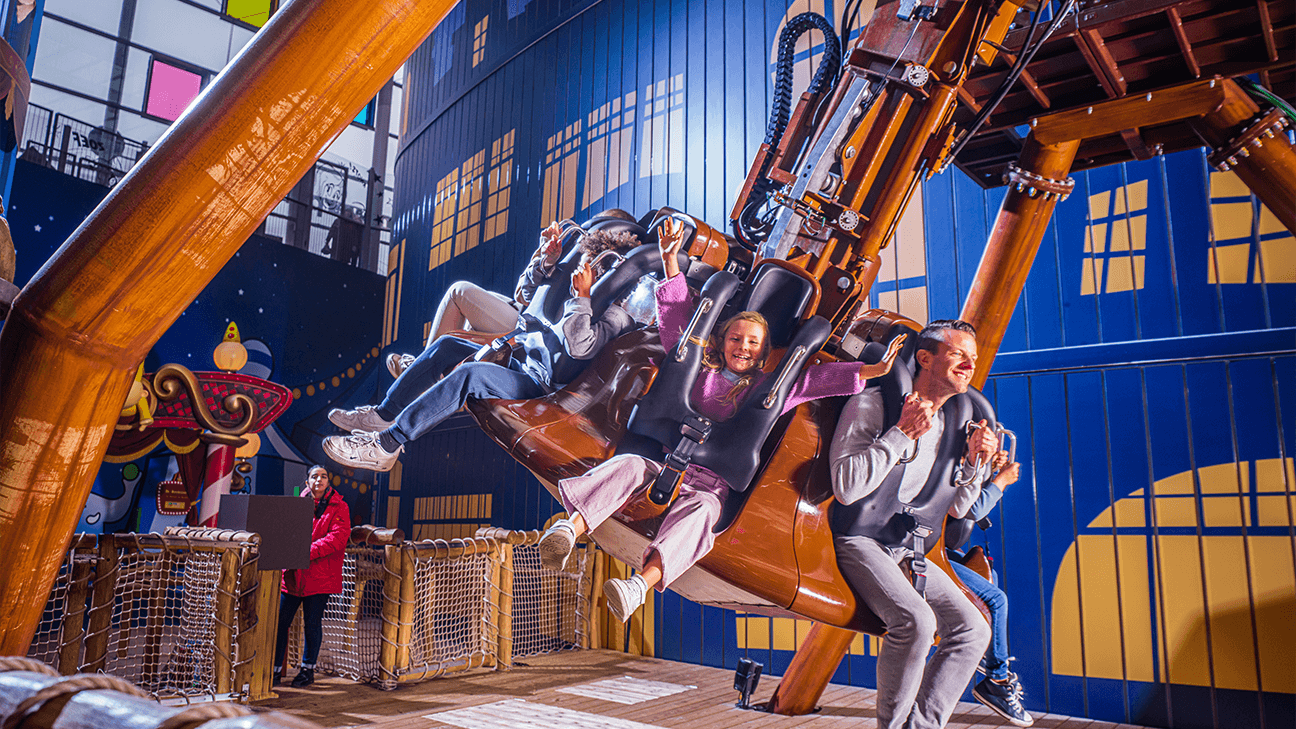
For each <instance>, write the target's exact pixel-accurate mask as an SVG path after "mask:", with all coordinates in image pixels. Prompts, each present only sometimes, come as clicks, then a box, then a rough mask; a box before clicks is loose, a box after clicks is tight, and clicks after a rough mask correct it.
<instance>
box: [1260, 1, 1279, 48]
mask: <svg viewBox="0 0 1296 729" xmlns="http://www.w3.org/2000/svg"><path fill="white" fill-rule="evenodd" d="M1256 11H1257V12H1258V13H1260V36H1261V37H1262V38H1264V44H1265V52H1266V53H1267V54H1268V56H1269V60H1270V61H1276V60H1278V44H1277V43H1275V42H1274V27H1273V21H1272V20H1270V19H1269V3H1267V2H1265V0H1256Z"/></svg>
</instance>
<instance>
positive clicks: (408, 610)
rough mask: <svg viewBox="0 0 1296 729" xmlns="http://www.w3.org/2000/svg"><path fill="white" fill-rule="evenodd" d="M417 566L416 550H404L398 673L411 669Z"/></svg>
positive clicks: (398, 621) (401, 569)
mask: <svg viewBox="0 0 1296 729" xmlns="http://www.w3.org/2000/svg"><path fill="white" fill-rule="evenodd" d="M417 566H418V559H417V556H416V555H415V554H414V550H412V549H402V550H401V561H400V603H399V618H398V619H397V623H396V626H397V630H396V669H397V672H401V671H403V670H408V669H409V667H410V641H411V640H412V639H413V635H414V577H415V568H416V567H417ZM433 589H435V585H433Z"/></svg>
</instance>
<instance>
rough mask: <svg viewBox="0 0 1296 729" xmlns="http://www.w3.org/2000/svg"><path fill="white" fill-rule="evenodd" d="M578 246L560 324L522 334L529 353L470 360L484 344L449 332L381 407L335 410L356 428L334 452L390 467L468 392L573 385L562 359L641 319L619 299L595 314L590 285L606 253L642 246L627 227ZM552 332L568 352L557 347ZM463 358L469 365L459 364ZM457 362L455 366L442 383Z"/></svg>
mask: <svg viewBox="0 0 1296 729" xmlns="http://www.w3.org/2000/svg"><path fill="white" fill-rule="evenodd" d="M577 245H578V247H579V249H580V252H581V261H580V265H579V266H578V267H577V268H576V270H575V271H574V272H572V274H571V293H572V297H571V298H570V299H568V300H567V301H566V302H565V303H564V304H563V315H562V317H561V318H560V319H559V320H558V322H557V323H556V324H553V325H544V326H542V327H541V329H543V331H535V332H526V333H524V334H522V335H519V337H520V338H521V339H522V342H521V343H522V346H523V349H524V350H525V352H526V356H525V357H522V358H511V359H509V360H508V361H507V362H506V363H504V364H494V363H491V362H464V360H465V359H467V358H468V357H471V356H472V355H474V354H475V353H476V352H477V351H478V349H480V345H479V344H477V343H475V342H471V341H469V340H466V339H459V338H458V337H454V336H449V335H447V336H443V337H439V338H438V339H436V341H434V342H432V344H430V345H428V347H427V349H425V350H423V353H422V354H420V355H419V356H418V358H417V359H415V360H414V363H413V364H412V365H410V367H409V369H407V370H405V371H404V372H402V373H401V376H400V377H398V378H396V381H395V382H394V383H392V386H391V387H390V388H389V389H388V390H387V396H386V397H385V398H384V399H383V401H382V402H381V403H379V404H378V405H377V406H369V405H365V406H361V407H359V408H356V409H355V410H345V409H341V408H338V409H334V410H332V411H330V412H329V414H328V418H329V420H330V421H331V422H332V423H333V424H334V425H337V426H338V427H339V428H342V429H343V430H346V431H348V432H350V433H351V434H350V435H331V436H328V437H326V438H325V439H324V444H323V445H324V452H325V453H326V454H328V456H329V458H332V459H333V460H334V461H337V462H338V463H340V464H342V465H344V466H350V467H352V468H364V469H368V470H371V471H390V470H391V469H392V467H393V466H395V465H396V460H397V459H398V458H399V457H400V454H401V452H402V451H403V450H404V447H405V444H406V443H408V442H409V441H412V440H415V439H417V438H419V437H421V436H422V435H423V434H424V433H427V432H428V431H430V430H432V429H433V428H435V427H436V426H437V425H439V424H440V423H441V421H443V420H445V419H446V418H448V417H450V416H451V415H453V414H454V413H455V411H457V410H458V409H459V408H461V407H463V404H464V402H465V401H466V400H467V399H468V398H470V397H473V398H502V399H506V400H529V399H531V398H536V397H542V396H544V395H547V394H549V393H551V392H554V391H555V390H558V389H560V388H562V387H563V386H564V385H566V384H567V383H566V382H557V381H555V379H554V370H553V365H554V362H555V360H556V358H557V357H559V356H561V355H566V356H568V357H571V358H573V359H577V360H589V359H593V358H594V356H595V355H597V354H598V352H599V350H601V349H602V348H603V345H605V344H607V343H608V342H610V341H612V340H613V339H616V338H617V337H618V336H620V335H621V334H623V333H625V332H627V331H629V330H630V329H631V328H633V327H634V326H635V321H634V319H633V318H632V317H631V316H630V314H629V313H628V312H627V311H626V310H625V309H624V308H623V307H622V306H621V305H620V304H616V303H613V304H610V305H608V307H607V309H606V310H605V311H604V312H603V314H602V315H601V316H599V317H598V318H597V319H596V318H595V317H594V315H593V309H592V307H591V304H590V289H591V288H592V287H593V285H594V281H595V280H596V279H598V278H599V277H601V276H602V275H603V274H605V273H607V271H608V270H609V269H610V267H611V265H610V263H609V262H608V260H607V259H608V257H603V258H602V259H601V260H600V255H601V254H602V253H603V252H604V251H615V252H617V253H625V252H628V251H629V250H630V249H632V248H636V247H638V245H639V239H638V238H637V237H635V236H634V235H633V234H630V233H626V232H610V231H606V230H596V231H593V232H591V233H586V234H585V235H583V236H582V237H581V239H580V242H579V243H578V244H577ZM553 335H556V338H557V341H558V342H560V343H561V344H560V345H559V346H560V347H561V350H562V351H553V350H554V349H555V347H554V345H552V342H553V341H554V336H553ZM460 362H464V364H461V365H459V366H458V367H455V365H456V364H458V363H460ZM451 367H454V370H453V371H452V372H450V374H448V375H446V376H445V377H444V378H443V379H440V380H439V381H438V378H440V377H441V375H442V374H443V373H445V372H446V370H449V369H450V368H451Z"/></svg>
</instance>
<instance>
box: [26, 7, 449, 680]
mask: <svg viewBox="0 0 1296 729" xmlns="http://www.w3.org/2000/svg"><path fill="white" fill-rule="evenodd" d="M452 5H453V3H452V2H450V1H449V0H371V1H370V2H354V0H313V1H312V2H292V3H286V4H285V5H284V6H283V8H282V9H281V10H280V11H279V12H278V13H276V14H275V16H274V17H273V18H271V20H270V22H269V23H267V24H266V26H265V27H264V28H263V29H262V30H261V32H259V33H258V34H257V35H256V36H255V37H254V38H253V39H252V41H251V42H250V43H249V44H248V46H247V47H246V48H244V50H243V52H242V53H240V54H239V55H238V57H237V58H236V59H235V60H234V61H233V62H232V63H231V64H230V65H229V66H228V67H226V69H225V70H224V71H223V72H222V73H221V74H220V75H219V76H218V77H217V78H216V80H215V81H214V82H213V83H212V84H211V86H210V87H208V89H207V90H206V91H205V92H204V93H203V94H202V96H200V97H199V98H198V100H197V101H196V102H195V103H194V104H193V106H191V107H190V109H189V110H188V111H187V112H186V113H185V114H184V115H183V116H182V117H181V118H180V119H179V120H177V121H176V123H175V124H174V125H172V127H171V128H170V129H169V130H168V131H167V133H166V134H165V135H163V137H162V138H161V139H160V140H158V143H157V144H156V145H155V146H154V147H153V149H152V150H151V151H150V152H149V153H148V155H147V156H145V158H144V159H143V160H141V161H140V162H139V164H137V165H136V166H135V168H134V169H133V170H131V172H130V173H129V174H128V175H127V176H126V177H125V178H124V179H123V180H122V181H121V182H120V183H119V184H118V185H117V187H116V188H114V189H113V191H112V192H111V193H110V194H109V195H108V197H107V198H106V199H105V200H104V201H103V203H101V204H100V205H99V207H97V208H96V209H95V210H94V212H92V213H91V214H90V217H89V218H87V219H86V221H85V222H84V223H83V224H82V225H81V227H80V228H78V229H77V231H76V232H75V233H73V234H72V236H71V237H70V238H69V239H68V241H67V242H66V243H64V244H63V247H62V248H60V249H59V251H58V253H57V254H55V256H54V257H53V258H52V259H51V260H50V261H49V262H48V263H46V264H45V266H44V268H42V269H41V271H40V272H39V273H38V274H37V275H36V276H35V277H34V278H33V279H32V281H31V283H29V284H28V285H27V287H26V288H25V289H24V290H23V291H22V293H21V294H19V296H18V298H17V299H16V300H15V302H14V308H13V312H12V313H11V314H10V315H9V318H8V320H7V321H6V322H5V326H4V330H3V332H2V333H0V554H4V555H5V556H6V560H5V564H4V566H3V568H0V594H3V595H5V600H4V602H3V604H2V605H0V654H5V655H15V654H17V655H22V654H24V653H25V652H26V650H27V647H28V643H29V642H30V640H31V637H32V635H33V634H34V632H35V630H36V626H37V622H38V620H39V618H40V613H41V610H42V608H43V607H44V604H45V598H46V596H47V595H48V593H49V589H50V586H51V584H52V583H53V580H54V578H55V576H56V574H57V571H58V566H59V563H60V561H61V560H62V557H63V553H64V550H65V548H66V546H67V544H68V540H69V539H70V538H71V535H72V531H73V529H74V528H75V526H76V522H77V516H78V515H79V513H80V511H81V508H82V506H83V505H84V503H85V500H86V497H87V495H88V494H89V491H90V487H91V485H92V483H93V480H94V477H95V473H96V472H97V470H98V468H99V463H100V461H101V460H102V458H103V455H104V451H105V449H106V448H107V446H108V441H109V438H110V436H111V434H112V431H113V423H114V422H116V420H117V417H118V414H119V412H120V410H121V407H122V403H123V401H124V400H125V399H126V395H127V392H128V391H129V389H130V384H131V379H132V376H133V374H134V371H135V369H136V367H137V366H138V365H139V363H140V362H141V361H142V360H143V359H144V356H145V354H147V352H148V350H149V348H150V347H152V346H153V344H154V343H155V342H156V341H157V340H158V338H159V337H160V336H161V335H162V333H163V332H165V331H166V329H167V328H168V327H169V326H170V325H171V323H172V322H174V321H175V320H176V318H177V317H179V316H180V313H181V312H182V311H183V310H184V309H185V307H186V306H188V304H189V303H190V302H191V301H193V299H194V298H195V297H196V296H197V295H198V293H199V292H200V291H202V289H203V287H204V286H206V285H207V283H208V282H210V281H211V279H212V278H213V277H214V276H215V275H216V273H217V271H219V270H220V268H221V267H222V266H223V265H224V264H225V262H226V261H228V260H229V259H230V258H231V257H232V256H233V255H234V253H235V251H237V250H238V248H239V246H240V245H242V243H243V241H245V240H246V239H247V237H248V236H249V235H250V234H251V233H252V232H253V230H255V229H256V227H257V225H259V224H260V222H261V220H262V219H263V218H264V217H265V215H266V214H267V213H268V212H269V211H270V210H271V209H272V208H273V207H274V205H275V204H276V203H277V202H278V201H279V200H280V199H281V198H282V197H283V196H284V195H285V194H286V193H287V192H288V190H289V189H290V188H291V187H292V186H293V184H295V183H296V182H297V180H298V179H299V178H300V177H301V176H302V174H303V173H304V172H305V171H306V169H307V168H309V167H310V166H311V165H312V164H313V163H314V161H315V160H316V159H317V158H318V156H319V155H320V154H321V153H322V152H323V150H324V148H325V147H326V146H327V145H328V143H329V142H330V141H331V140H332V139H333V138H334V136H335V135H336V134H337V133H338V132H339V131H340V130H342V129H343V128H344V127H345V126H346V125H347V124H348V123H349V122H350V120H351V119H352V118H353V117H354V116H355V115H356V113H357V112H359V110H360V109H361V108H362V107H363V106H364V105H365V104H366V103H368V101H369V99H371V98H373V96H374V94H376V93H378V90H379V89H380V88H381V87H382V86H383V84H385V83H386V82H387V80H388V79H390V78H391V76H392V75H393V74H394V73H395V72H396V70H397V69H398V68H399V67H400V65H401V64H402V63H403V62H404V61H405V59H406V58H407V57H408V56H409V55H410V54H411V53H413V51H414V50H415V49H416V48H417V47H418V45H419V44H420V43H422V42H423V39H424V38H425V37H427V35H428V34H429V33H430V32H431V30H432V28H434V27H435V26H436V24H437V22H438V21H439V20H440V19H441V18H442V17H444V15H445V13H446V12H447V11H448V10H449V9H450V7H451V6H452ZM159 281H160V282H165V285H162V286H158V285H151V283H150V282H159Z"/></svg>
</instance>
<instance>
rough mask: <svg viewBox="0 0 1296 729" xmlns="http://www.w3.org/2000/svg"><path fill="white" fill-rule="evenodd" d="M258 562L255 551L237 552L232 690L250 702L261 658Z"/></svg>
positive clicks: (246, 549)
mask: <svg viewBox="0 0 1296 729" xmlns="http://www.w3.org/2000/svg"><path fill="white" fill-rule="evenodd" d="M257 561H258V555H257V547H242V548H240V549H239V587H238V590H239V591H238V601H237V606H238V609H237V612H238V623H237V626H238V638H237V639H236V642H237V644H238V655H237V658H238V662H237V663H236V664H235V665H234V690H235V691H238V692H240V693H242V694H243V696H244V699H245V700H246V699H249V698H251V696H252V694H253V692H254V691H255V688H254V687H253V683H254V681H253V669H254V667H255V665H254V664H255V662H256V660H257V658H258V656H259V655H260V652H259V651H258V650H257V644H256V638H257V633H256V629H257V627H258V625H259V618H258V613H257V592H258V590H259V589H260V584H259V581H258V579H257V577H258V574H257V566H258V565H257Z"/></svg>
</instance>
